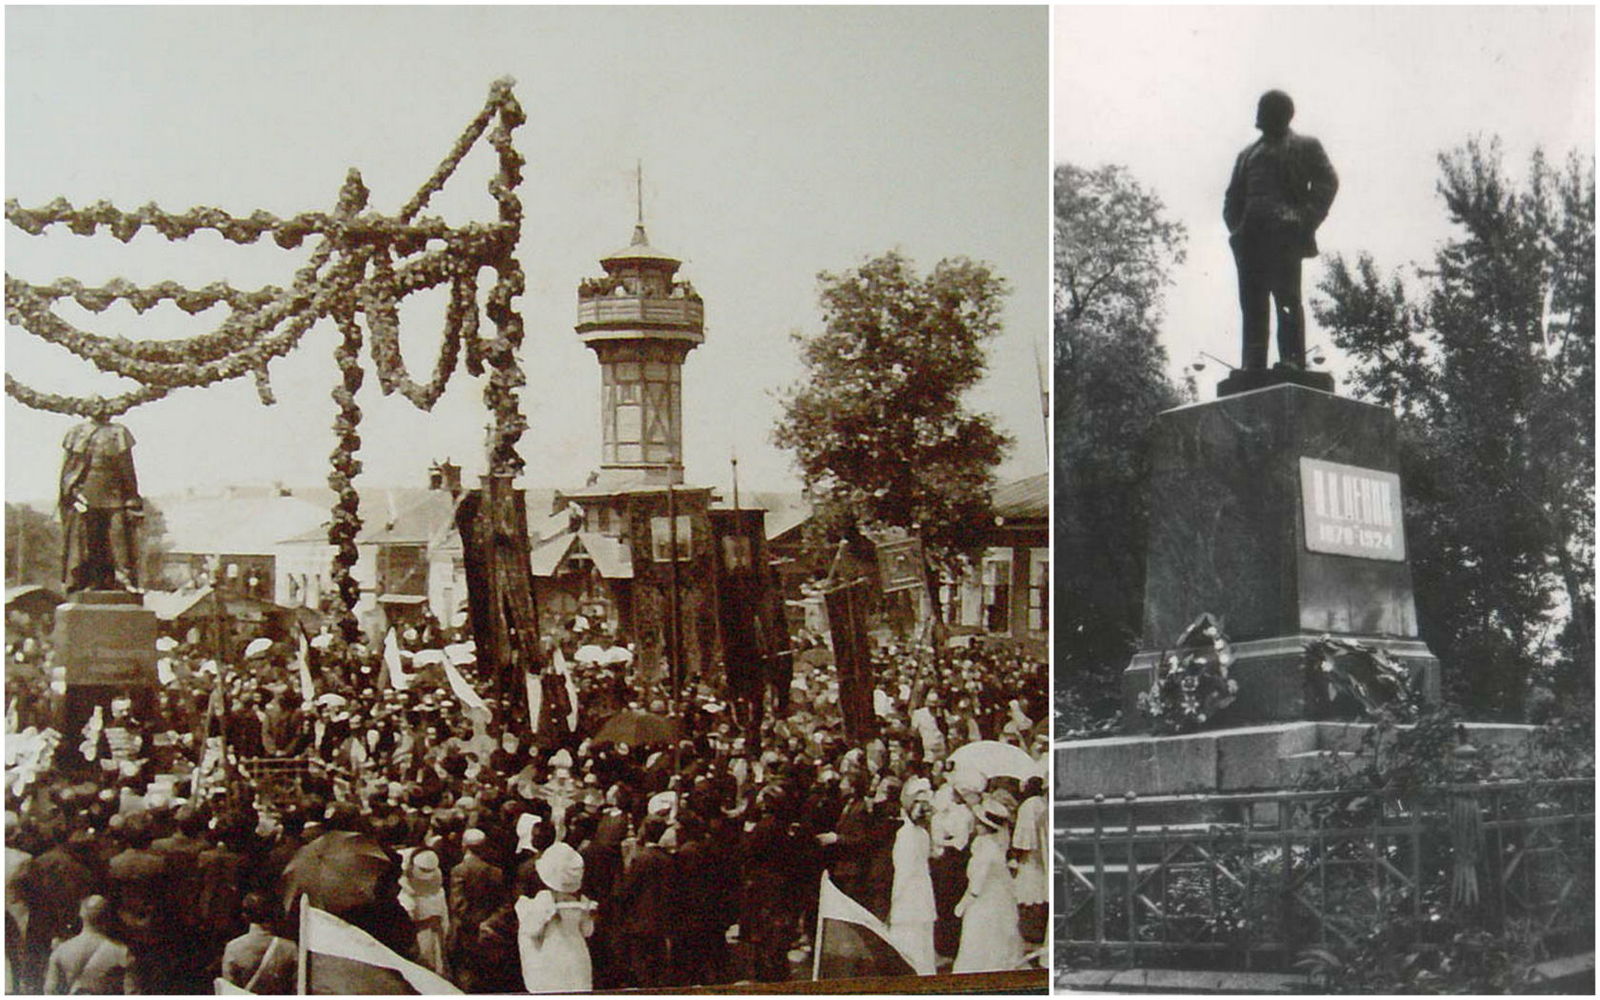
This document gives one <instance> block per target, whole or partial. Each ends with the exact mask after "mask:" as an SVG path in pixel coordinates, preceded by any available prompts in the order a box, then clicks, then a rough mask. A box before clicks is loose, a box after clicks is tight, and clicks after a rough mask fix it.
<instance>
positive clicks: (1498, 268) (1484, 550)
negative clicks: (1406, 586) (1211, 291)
mask: <svg viewBox="0 0 1600 1000" xmlns="http://www.w3.org/2000/svg"><path fill="white" fill-rule="evenodd" d="M1439 166H1440V172H1441V176H1440V180H1439V182H1438V192H1439V194H1440V196H1441V197H1442V198H1443V200H1444V204H1445V209H1446V211H1447V212H1448V214H1449V218H1450V221H1451V223H1452V224H1453V225H1454V227H1455V230H1456V232H1455V234H1454V235H1453V236H1452V237H1451V238H1450V239H1449V240H1448V241H1447V242H1445V243H1444V244H1443V245H1442V246H1440V247H1439V248H1438V250H1437V251H1436V253H1435V255H1434V259H1433V262H1432V265H1431V266H1430V267H1426V268H1419V269H1417V270H1416V272H1415V274H1414V276H1413V280H1414V282H1415V286H1416V290H1413V287H1412V286H1409V285H1408V282H1407V281H1406V280H1405V279H1404V278H1403V277H1402V276H1401V275H1400V274H1398V273H1397V274H1394V275H1390V276H1387V277H1385V276H1383V275H1381V274H1380V273H1379V270H1378V268H1377V266H1376V265H1375V264H1374V262H1373V261H1372V259H1371V258H1370V257H1369V256H1367V255H1361V256H1360V257H1359V258H1358V259H1357V260H1356V262H1355V263H1354V264H1353V265H1352V264H1350V263H1348V262H1346V261H1345V260H1344V259H1342V258H1340V257H1334V258H1333V259H1332V260H1331V261H1330V264H1329V267H1328V271H1327V274H1326V277H1325V278H1324V280H1323V282H1322V284H1321V286H1320V291H1321V292H1322V294H1323V295H1324V296H1326V298H1325V299H1318V300H1316V301H1314V302H1313V309H1314V311H1315V313H1316V315H1317V318H1318V320H1319V321H1320V322H1321V323H1322V324H1323V326H1324V327H1326V328H1327V329H1328V330H1329V331H1330V335H1331V337H1332V339H1333V342H1334V343H1335V344H1337V345H1338V346H1339V347H1340V348H1342V349H1343V350H1344V351H1346V352H1347V353H1348V354H1349V355H1350V356H1351V357H1352V358H1353V359H1354V363H1355V368H1354V372H1353V384H1354V387H1355V389H1356V392H1357V394H1358V395H1360V396H1363V397H1364V398H1366V399H1369V400H1370V401H1372V402H1375V403H1379V404H1381V405H1384V406H1388V407H1391V408H1392V409H1394V410H1395V411H1396V412H1397V413H1398V414H1399V415H1400V417H1401V420H1402V442H1401V444H1402V448H1401V463H1402V470H1401V471H1402V475H1403V476H1404V478H1405V484H1406V494H1407V520H1406V532H1407V537H1408V539H1409V544H1410V548H1411V559H1412V569H1413V573H1414V576H1415V583H1416V593H1417V614H1418V619H1419V624H1420V625H1421V628H1422V633H1423V637H1424V638H1425V639H1426V640H1427V641H1428V642H1429V644H1430V645H1431V646H1432V648H1433V650H1434V652H1435V653H1437V654H1438V655H1439V657H1440V659H1441V660H1442V661H1443V663H1444V666H1445V670H1446V677H1447V679H1449V682H1450V684H1451V686H1452V690H1451V695H1452V697H1453V698H1454V699H1455V700H1457V701H1458V702H1459V703H1461V704H1463V705H1464V706H1465V707H1467V708H1468V709H1469V710H1471V711H1475V712H1480V713H1481V712H1493V713H1496V714H1500V715H1506V716H1511V715H1516V714H1520V712H1521V711H1522V707H1523V700H1524V694H1525V691H1526V690H1527V687H1528V684H1529V683H1530V682H1533V681H1537V682H1538V683H1539V684H1540V685H1541V686H1551V687H1554V688H1555V689H1556V693H1557V694H1559V695H1562V696H1570V695H1579V696H1580V697H1582V698H1584V699H1585V700H1587V698H1589V697H1592V690H1593V648H1594V638H1593V636H1594V630H1593V621H1594V588H1593V569H1592V568H1593V552H1594V492H1593V489H1594V473H1595V470H1594V391H1595V389H1594V294H1595V287H1594V207H1595V202H1594V163H1593V160H1592V159H1588V160H1582V159H1579V158H1578V157H1576V156H1574V157H1571V158H1570V159H1569V160H1568V161H1567V163H1566V164H1565V166H1564V167H1562V168H1559V169H1558V168H1555V167H1552V166H1551V165H1550V164H1549V163H1548V162H1547V161H1546V159H1545V158H1544V156H1543V155H1542V154H1535V155H1534V157H1533V159H1532V161H1531V163H1530V165H1529V169H1528V173H1527V176H1526V178H1525V179H1524V180H1523V182H1522V183H1521V184H1518V183H1517V182H1516V181H1515V180H1514V179H1512V178H1510V177H1508V176H1507V175H1506V173H1505V171H1504V169H1503V167H1502V164H1501V155H1500V149H1499V145H1498V143H1495V142H1490V143H1487V144H1485V143H1481V142H1477V141H1473V142H1469V143H1467V144H1466V145H1465V146H1462V147H1460V148H1458V149H1456V150H1453V151H1450V152H1448V153H1445V154H1443V155H1441V156H1440V158H1439Z"/></svg>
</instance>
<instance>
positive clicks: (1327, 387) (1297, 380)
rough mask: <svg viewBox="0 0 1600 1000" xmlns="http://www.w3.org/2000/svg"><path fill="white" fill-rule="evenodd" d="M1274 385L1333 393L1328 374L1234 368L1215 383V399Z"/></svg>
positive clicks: (1285, 369)
mask: <svg viewBox="0 0 1600 1000" xmlns="http://www.w3.org/2000/svg"><path fill="white" fill-rule="evenodd" d="M1275 385H1299V386H1304V387H1305V388H1307V389H1315V390H1317V391H1318V392H1330V393H1331V392H1333V376H1332V375H1330V374H1329V373H1328V372H1313V371H1305V370H1303V369H1296V368H1257V369H1250V368H1235V369H1234V370H1233V371H1232V372H1230V373H1229V374H1228V376H1227V377H1226V378H1224V379H1223V380H1222V381H1221V382H1218V383H1217V398H1219V399H1220V398H1222V397H1223V396H1232V395H1236V394H1238V393H1241V392H1252V391H1254V390H1256V389H1266V388H1270V387H1271V386H1275Z"/></svg>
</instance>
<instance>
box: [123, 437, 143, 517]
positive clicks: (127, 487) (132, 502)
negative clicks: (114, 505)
mask: <svg viewBox="0 0 1600 1000" xmlns="http://www.w3.org/2000/svg"><path fill="white" fill-rule="evenodd" d="M117 430H118V432H119V433H118V441H117V443H118V445H119V446H120V447H118V449H117V478H118V480H120V482H121V484H122V503H123V506H124V507H127V508H128V509H130V510H142V509H143V508H144V500H143V499H141V498H140V496H139V475H138V473H137V472H135V471H134V468H133V432H131V431H129V430H128V429H127V428H126V427H123V426H121V425H120V424H119V425H117Z"/></svg>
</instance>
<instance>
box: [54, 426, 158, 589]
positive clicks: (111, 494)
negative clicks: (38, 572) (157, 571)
mask: <svg viewBox="0 0 1600 1000" xmlns="http://www.w3.org/2000/svg"><path fill="white" fill-rule="evenodd" d="M61 447H62V448H63V449H64V450H65V452H66V454H65V456H63V458H62V462H61V489H60V493H59V497H58V503H59V505H60V509H61V523H62V525H63V527H64V529H65V532H64V537H63V539H62V546H61V560H62V574H61V575H62V577H63V579H64V580H65V582H66V588H67V591H68V592H69V593H72V592H75V591H80V590H135V589H137V588H138V585H139V538H138V533H139V521H140V520H141V519H142V518H143V517H144V501H143V500H142V499H140V497H139V481H138V479H137V478H136V477H135V475H134V471H133V434H131V433H130V432H129V431H128V429H127V428H126V427H124V426H122V425H121V424H116V423H112V422H111V421H110V419H109V418H107V417H106V416H104V415H96V416H94V417H93V418H92V419H89V420H86V421H84V422H83V423H81V424H77V425H75V426H74V427H73V428H72V429H71V430H69V431H67V436H66V438H65V439H64V440H63V441H62V442H61Z"/></svg>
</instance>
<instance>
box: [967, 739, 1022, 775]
mask: <svg viewBox="0 0 1600 1000" xmlns="http://www.w3.org/2000/svg"><path fill="white" fill-rule="evenodd" d="M950 761H951V762H952V763H953V764H956V765H958V766H962V767H969V768H971V769H973V770H975V771H977V772H979V773H980V774H982V775H983V776H984V777H985V778H1017V779H1019V780H1023V781H1026V780H1027V779H1028V778H1030V777H1032V776H1033V775H1035V774H1037V773H1038V764H1037V763H1035V762H1034V759H1033V758H1032V757H1029V756H1028V752H1027V751H1026V750H1024V749H1022V748H1021V747H1018V746H1012V745H1011V744H1010V743H1001V742H1000V741H999V740H978V741H977V742H975V743H968V744H967V745H966V746H963V747H958V748H957V749H956V751H955V752H954V753H952V754H951V755H950Z"/></svg>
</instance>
